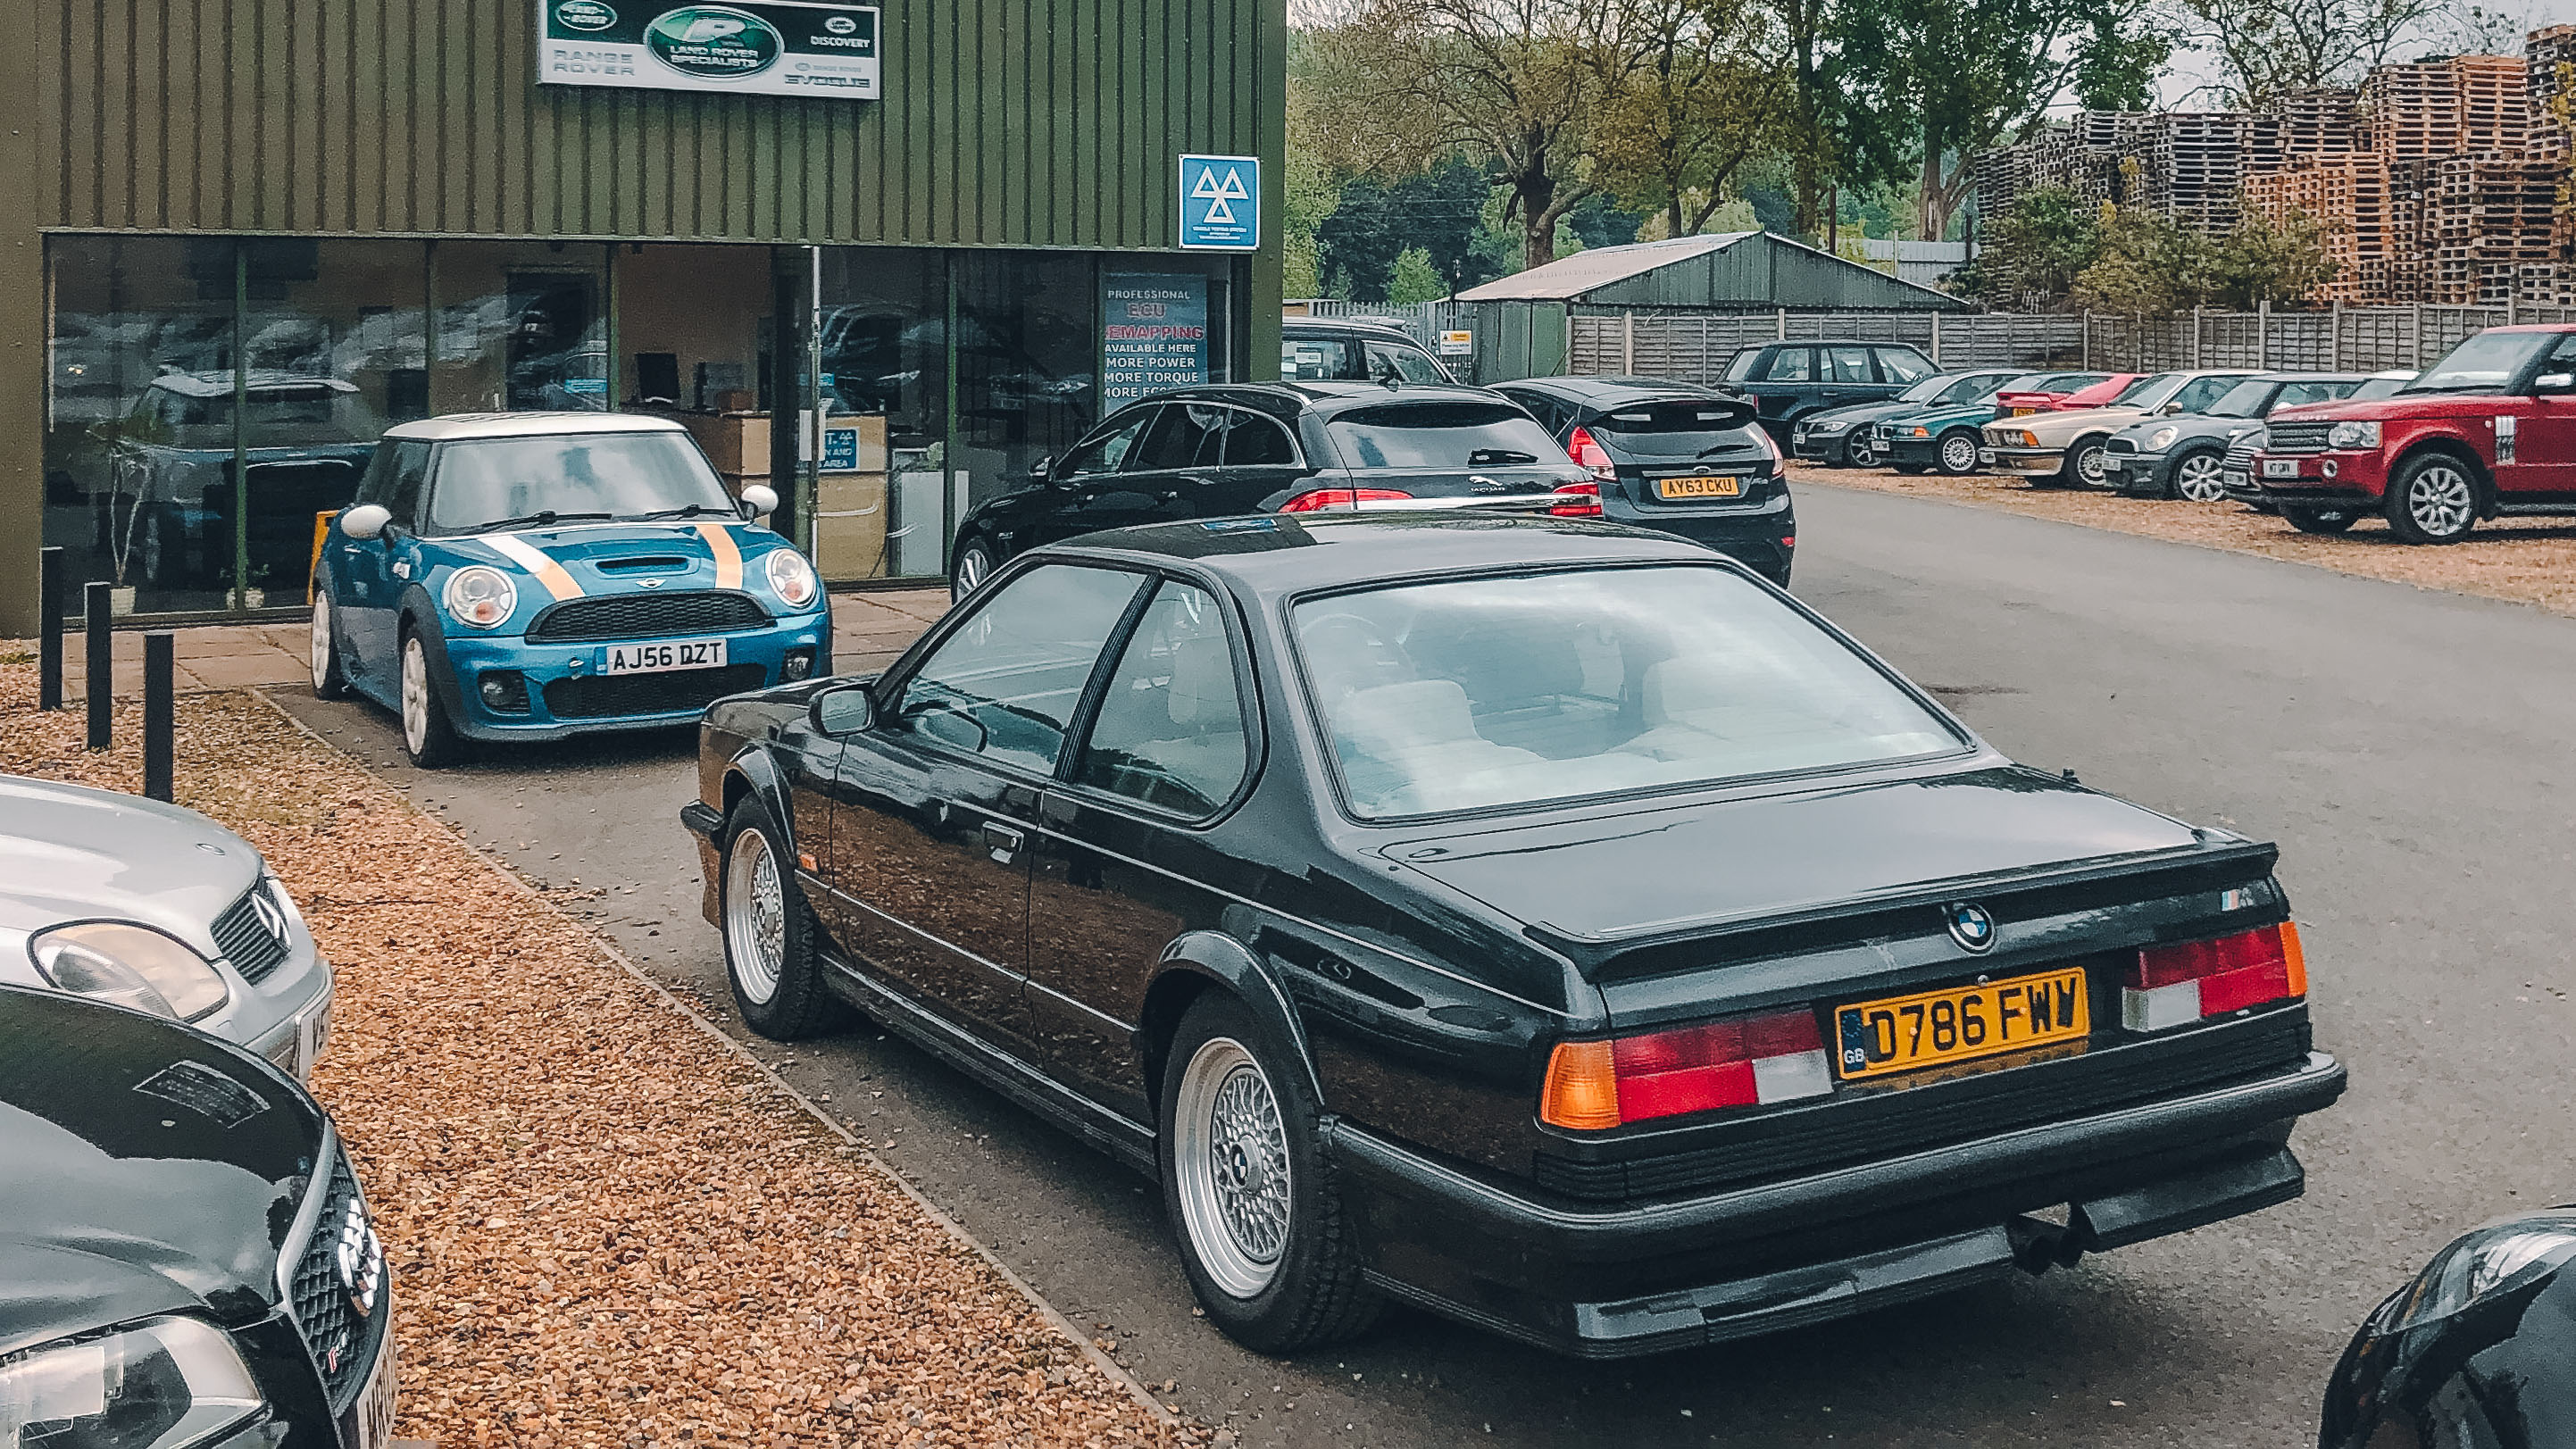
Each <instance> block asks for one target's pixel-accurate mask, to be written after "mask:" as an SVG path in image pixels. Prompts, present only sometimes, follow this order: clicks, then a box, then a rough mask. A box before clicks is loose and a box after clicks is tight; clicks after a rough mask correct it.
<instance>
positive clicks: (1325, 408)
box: [1128, 382, 1512, 417]
mask: <svg viewBox="0 0 2576 1449" xmlns="http://www.w3.org/2000/svg"><path fill="white" fill-rule="evenodd" d="M1193 400H1195V401H1199V402H1230V403H1237V404H1240V405H1242V406H1244V407H1251V408H1259V409H1260V410H1262V411H1263V412H1267V413H1273V414H1276V415H1278V416H1280V417H1294V416H1296V415H1297V414H1299V413H1313V414H1320V415H1323V416H1330V415H1332V414H1334V413H1341V412H1348V411H1350V410H1351V409H1353V408H1359V407H1369V406H1373V405H1376V404H1379V403H1392V402H1472V403H1483V404H1485V405H1487V406H1489V407H1506V408H1507V407H1510V406H1512V404H1511V401H1510V400H1509V399H1507V398H1504V397H1502V396H1500V395H1499V394H1496V393H1492V392H1488V391H1486V390H1485V389H1484V388H1481V387H1465V386H1461V385H1458V384H1453V383H1445V382H1408V383H1404V384H1402V385H1400V386H1397V387H1389V386H1387V385H1386V384H1385V383H1382V382H1222V383H1206V384H1202V385H1201V386H1198V387H1176V388H1172V389H1169V390H1167V391H1164V392H1158V393H1153V394H1151V395H1149V396H1146V397H1141V398H1138V399H1137V400H1136V401H1135V402H1133V403H1129V404H1128V406H1129V407H1135V406H1138V405H1139V404H1142V403H1149V402H1190V401H1193Z"/></svg>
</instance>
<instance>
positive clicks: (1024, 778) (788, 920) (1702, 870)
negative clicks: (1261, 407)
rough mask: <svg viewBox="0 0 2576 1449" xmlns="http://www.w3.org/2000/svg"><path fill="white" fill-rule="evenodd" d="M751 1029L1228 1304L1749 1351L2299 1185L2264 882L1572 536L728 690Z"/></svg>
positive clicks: (1304, 1324)
mask: <svg viewBox="0 0 2576 1449" xmlns="http://www.w3.org/2000/svg"><path fill="white" fill-rule="evenodd" d="M700 738H701V745H700V798H699V799H698V800H697V801H695V802H692V803H691V804H690V805H688V806H687V807H686V808H685V809H684V810H683V812H682V818H683V820H684V821H685V822H686V823H687V824H688V826H689V827H690V828H691V829H692V830H693V831H695V832H696V833H697V835H698V836H699V838H700V841H701V844H702V847H703V852H704V856H705V861H706V865H707V870H706V877H705V878H706V880H707V882H708V889H707V897H706V901H705V908H706V912H707V915H708V917H709V919H710V920H711V921H713V922H715V923H716V924H717V925H718V926H719V928H720V930H721V933H722V936H723V941H724V949H725V957H726V962H727V965H728V968H729V971H730V974H731V978H732V984H733V990H734V994H735V997H736V999H737V1001H738V1004H739V1005H740V1008H741V1010H742V1012H743V1015H744V1018H745V1019H746V1020H747V1021H748V1022H749V1023H750V1024H751V1025H752V1026H753V1027H754V1028H755V1029H756V1030H759V1031H761V1032H763V1033H764V1034H767V1035H770V1036H774V1037H779V1038H794V1037H800V1036H805V1035H809V1034H812V1033H817V1032H821V1031H824V1030H827V1029H829V1028H831V1027H832V1026H834V1025H835V1024H837V1023H840V1022H843V1021H846V1020H847V1019H848V1018H849V1016H850V1014H851V1012H852V1011H853V1010H854V1009H855V1010H857V1011H863V1012H865V1013H866V1014H868V1015H869V1016H871V1017H873V1018H875V1019H876V1020H877V1021H878V1022H879V1023H881V1024H883V1025H884V1026H886V1027H887V1028H889V1029H892V1030H895V1031H898V1032H901V1033H904V1034H905V1035H907V1036H909V1037H910V1038H912V1039H913V1040H915V1041H917V1042H919V1043H921V1044H922V1045H923V1046H924V1047H926V1048H927V1049H929V1050H930V1051H932V1052H934V1053H936V1054H939V1055H941V1056H943V1057H945V1058H947V1059H948V1060H950V1061H952V1062H954V1063H955V1064H957V1065H958V1066H959V1067H960V1068H962V1069H964V1070H966V1071H967V1072H969V1073H971V1074H973V1075H975V1076H977V1077H979V1078H981V1079H983V1080H985V1081H987V1082H989V1083H992V1084H993V1085H994V1086H996V1087H997V1088H999V1089H1000V1090H1002V1091H1004V1092H1006V1093H1009V1094H1011V1095H1012V1096H1014V1097H1016V1098H1017V1099H1018V1100H1020V1101H1021V1102H1024V1103H1026V1104H1027V1105H1028V1106H1029V1107H1030V1108H1032V1109H1033V1110H1035V1111H1038V1112H1040V1113H1042V1114H1044V1115H1046V1116H1048V1117H1051V1118H1053V1119H1055V1120H1057V1121H1058V1122H1060V1123H1062V1124H1063V1125H1065V1126H1066V1127H1068V1128H1069V1129H1071V1130H1073V1131H1075V1132H1077V1133H1079V1134H1080V1135H1082V1136H1083V1137H1085V1138H1087V1139H1088V1140H1090V1141H1092V1142H1094V1143H1096V1144H1098V1145H1100V1146H1102V1147H1104V1148H1106V1149H1107V1150H1109V1151H1111V1152H1113V1153H1115V1154H1117V1155H1119V1156H1121V1157H1123V1158H1125V1159H1126V1160H1128V1161H1130V1162H1132V1163H1133V1164H1135V1165H1136V1166H1137V1167H1138V1168H1140V1169H1142V1170H1144V1171H1146V1172H1149V1173H1152V1174H1154V1175H1155V1176H1157V1177H1158V1178H1159V1179H1160V1181H1161V1183H1162V1190H1163V1194H1164V1199H1165V1202H1166V1204H1167V1206H1168V1209H1169V1214H1170V1218H1171V1221H1172V1223H1173V1225H1174V1229H1175V1232H1176V1236H1177V1237H1178V1239H1179V1247H1180V1253H1181V1258H1182V1261H1183V1263H1184V1265H1185V1267H1186V1270H1187V1272H1188V1275H1189V1278H1190V1280H1191V1283H1192V1285H1193V1287H1194V1288H1195V1290H1196V1292H1197V1294H1198V1297H1199V1299H1200V1301H1201V1302H1202V1303H1203V1304H1204V1305H1205V1307H1206V1310H1207V1313H1208V1315H1209V1316H1210V1317H1211V1318H1212V1319H1214V1320H1215V1321H1216V1323H1217V1324H1218V1325H1219V1326H1220V1327H1222V1328H1223V1329H1224V1330H1225V1331H1226V1332H1228V1333H1229V1334H1231V1335H1233V1336H1234V1337H1235V1338H1237V1339H1238V1340H1240V1341H1241V1342H1243V1343H1245V1344H1247V1345H1250V1346H1252V1347H1254V1348H1258V1349H1262V1350H1267V1351H1273V1352H1285V1351H1289V1350H1293V1349H1297V1348H1300V1347H1304V1346H1309V1345H1313V1344H1317V1343H1320V1342H1324V1341H1327V1340H1330V1339H1333V1338H1336V1337H1339V1336H1342V1335H1347V1334H1350V1333H1353V1332H1356V1331H1358V1330H1359V1329H1361V1328H1362V1327H1363V1326H1365V1325H1366V1324H1367V1323H1368V1322H1369V1321H1370V1318H1371V1316H1372V1314H1373V1313H1374V1311H1375V1309H1376V1307H1377V1305H1379V1304H1380V1303H1383V1302H1385V1301H1387V1300H1389V1299H1396V1300H1403V1301H1406V1302H1410V1303H1415V1304H1419V1305H1423V1306H1426V1307H1428V1308H1431V1309H1433V1310H1435V1311H1438V1312H1441V1313H1446V1314H1449V1315H1451V1316H1453V1317H1455V1318H1458V1319H1460V1320H1463V1321H1466V1322H1469V1323H1473V1324H1477V1325H1481V1326H1483V1327H1486V1328H1489V1329H1491V1330H1493V1331H1495V1332H1498V1333H1503V1334H1507V1335H1510V1336H1513V1337H1517V1338H1521V1339H1526V1340H1529V1341H1531V1342H1535V1343H1540V1344H1544V1345H1548V1346H1550V1347H1554V1348H1558V1349H1562V1350H1565V1351H1567V1352H1572V1353H1578V1354H1585V1355H1595V1356H1614V1355H1622V1354H1634V1353H1641V1352H1648V1351H1653V1350H1659V1349H1669V1348H1678V1347H1682V1346H1685V1345H1691V1344H1701V1343H1707V1342H1710V1341H1713V1340H1719V1339H1725V1338H1731V1337H1735V1336H1739V1335H1744V1334H1750V1333H1757V1332H1762V1331H1766V1330H1770V1329H1774V1328H1780V1327H1786V1326H1789V1325H1793V1324H1800V1323H1807V1322H1812V1321H1814V1320H1817V1319H1822V1318H1828V1317H1832V1316H1834V1315H1837V1314H1842V1313H1848V1312H1852V1311H1854V1310H1857V1309H1861V1308H1866V1307H1868V1306H1871V1305H1873V1304H1877V1303H1885V1302H1892V1301H1897V1300H1901V1299H1905V1298H1909V1297H1915V1296H1919V1295H1923V1294H1928V1293H1933V1292H1938V1291H1941V1290H1944V1289H1948V1288H1952V1287H1955V1286H1958V1285H1961V1284H1966V1283H1970V1282H1974V1281H1977V1280H1980V1279H1983V1278H1986V1277H1989V1276H1992V1275H1997V1274H2003V1273H2009V1272H2011V1271H2014V1270H2015V1269H2016V1268H2021V1269H2030V1270H2037V1269H2041V1268H2044V1267H2046V1266H2048V1265H2050V1264H2052V1263H2071V1262H2073V1261H2074V1260H2075V1259H2076V1258H2077V1257H2078V1256H2079V1255H2080V1254H2082V1253H2086V1252H2093V1251H2100V1250H2104V1249H2110V1248H2117V1247H2121V1246H2124V1245H2126V1244H2130V1243H2135V1242H2138V1241H2140V1240H2142V1239H2146V1238H2152V1237H2155V1236H2158V1235H2160V1234H2165V1233H2173V1232H2180V1231H2183V1230H2185V1229H2189V1228H2194V1227H2199V1226H2201V1225H2203V1224H2206V1223H2211V1222H2215V1221H2217V1220H2219V1219H2222V1218H2227V1217H2232V1216H2235V1215H2238V1214H2241V1213H2247V1212H2251V1211H2254V1210H2256V1209H2259V1208H2263V1207H2267V1206H2270V1205H2272V1204H2275V1203H2279V1202H2283V1201H2286V1200H2288V1199H2290V1198H2293V1197H2295V1196H2297V1195H2298V1194H2299V1192H2300V1191H2301V1188H2302V1177H2301V1173H2300V1168H2299V1164H2298V1162H2297V1160H2296V1159H2295V1158H2294V1157H2293V1156H2292V1155H2291V1153H2290V1151H2289V1138H2290V1133H2291V1128H2292V1125H2293V1124H2294V1123H2295V1122H2296V1120H2297V1119H2298V1118H2299V1116H2300V1115H2301V1114H2303V1113H2307V1112H2313V1111H2316V1110H2318V1109H2320V1108H2323V1107H2325V1106H2327V1105H2329V1104H2330V1103H2332V1102H2333V1101H2334V1100H2335V1099H2336V1097H2337V1096H2338V1095H2339V1094H2340V1093H2341V1092H2342V1090H2343V1084H2344V1072H2343V1068H2342V1067H2341V1066H2340V1065H2338V1064H2337V1063H2336V1062H2335V1060H2334V1059H2333V1058H2332V1057H2329V1056H2326V1055H2324V1054H2321V1053H2318V1052H2316V1051H2314V1050H2312V1049H2311V1044H2310V1040H2309V1026H2308V1013H2307V1007H2306V1004H2305V992H2306V968H2305V965H2304V963H2303V961H2302V959H2301V957H2300V953H2299V943H2298V935H2297V931H2296V929H2295V928H2294V927H2293V926H2292V925H2291V923H2290V918H2289V907H2288V903H2287V901H2286V900H2285V898H2284V897H2283V894H2282V891H2281V887H2280V885H2279V883H2278V882H2277V881H2276V880H2274V878H2273V875H2272V869H2273V864H2274V860H2275V852H2274V850H2273V848H2272V847H2271V846H2268V845H2262V844H2257V843H2254V842H2252V841H2249V840H2246V839H2243V838H2241V837H2239V836H2236V835H2232V834H2229V833H2227V832H2225V831H2219V830H2210V829H2196V828H2193V827H2191V826H2188V825H2184V824H2180V823H2178V822H2176V821H2174V820H2172V819H2169V818H2167V817H2166V816H2163V815H2160V814H2157V813H2155V812H2153V811H2150V810H2146V809H2142V808H2140V807H2138V806H2135V805H2131V804H2127V803H2125V802H2123V801H2120V800H2116V799H2113V798H2111V797H2109V796H2106V795H2102V794H2099V793H2096V792H2094V791H2091V790H2087V789H2084V788H2082V787H2081V786H2079V785H2077V784H2075V783H2073V782H2072V781H2070V780H2067V779H2064V778H2061V777H2059V776H2055V775H2048V774H2042V773H2039V772H2037V771H2033V770H2027V769H2023V768H2021V767H2019V766H2017V765H2015V764H2013V763H2012V762H2011V761H2010V760H2008V759H2005V758H2004V757H2003V756H2002V755H2000V754H1998V753H1997V752H1996V751H1995V750H1994V749H1993V748H1991V747H1990V746H1988V745H1986V744H1984V743H1983V742H1982V741H1980V740H1978V739H1977V738H1976V737H1975V736H1974V735H1973V734H1971V733H1970V732H1969V731H1968V730H1967V728H1966V727H1965V726H1963V725H1961V724H1960V723H1959V722H1958V721H1957V720H1955V719H1953V718H1951V717H1950V716H1949V715H1948V714H1947V713H1945V712H1944V711H1943V710H1942V709H1941V708H1940V707H1939V706H1938V705H1937V704H1935V703H1933V702H1932V701H1931V700H1930V699H1928V698H1927V697H1925V696H1924V695H1923V694H1922V693H1921V692H1920V691H1918V690H1916V689H1915V688H1914V687H1913V686H1912V685H1910V684H1908V683H1907V682H1906V681H1904V680H1903V679H1901V678H1900V677H1898V676H1897V675H1896V674H1895V673H1894V672H1893V671H1891V670H1890V669H1888V668H1887V666H1886V665H1884V664H1883V663H1881V662H1880V661H1878V660H1877V659H1875V658H1873V657H1872V656H1871V655H1870V654H1868V653H1867V652H1866V651H1865V650H1863V649H1862V648H1861V647H1860V646H1859V645H1857V644H1856V643H1854V642H1853V641H1851V640H1850V639H1848V638H1846V637H1845V636H1843V635H1842V634H1840V633H1838V632H1837V631H1835V630H1834V629H1833V627H1832V626H1831V625H1829V624H1827V623H1825V622H1824V621H1823V620H1822V619H1820V618H1818V617H1817V616H1816V615H1814V614H1813V613H1811V612H1809V611H1808V610H1806V609H1805V608H1803V607H1802V606H1800V605H1799V604H1798V603H1797V602H1796V601H1794V600H1792V599H1791V598H1789V597H1788V596H1787V595H1785V594H1783V593H1781V592H1779V591H1778V590H1776V589H1774V588H1773V587H1771V586H1770V585H1768V584H1766V583H1763V582H1761V581H1760V580H1758V579H1756V578H1755V577H1754V576H1753V575H1752V574H1751V573H1750V572H1748V571H1747V570H1746V569H1745V568H1744V567H1743V566H1742V565H1740V564H1738V563H1735V562H1733V561H1731V560H1728V559H1724V558H1721V557H1719V556H1717V555H1714V554H1712V553H1710V552H1708V551H1707V550H1705V549H1702V548H1699V547H1697V546H1695V545H1692V544H1689V543H1685V542H1682V541H1680V540H1677V539H1673V538H1670V537H1666V536H1661V535H1656V534H1649V533H1645V532H1642V531H1632V530H1627V529H1622V528H1617V527H1610V526H1604V525H1600V524H1586V523H1576V522H1572V521H1565V520H1556V519H1548V518H1505V517H1462V516H1458V515H1425V514H1409V515H1408V514H1380V515H1367V514H1360V515H1304V516H1294V515H1270V516H1262V517H1248V518H1246V517H1238V518H1225V519H1211V520H1207V521H1204V522H1195V523H1180V524H1166V525H1159V526H1154V527H1148V528H1138V529H1129V530H1123V531H1119V532H1115V533H1109V534H1101V535H1094V536H1092V537H1090V538H1087V539H1083V540H1080V541H1078V542H1073V543H1066V544H1060V545H1055V546H1051V547H1045V548H1040V549H1037V550H1035V551H1033V552H1031V553H1029V554H1028V555H1026V556H1024V557H1022V558H1020V559H1018V560H1017V561H1015V562H1014V563H1012V564H1011V565H1009V566H1007V567H1005V568H1004V569H1002V570H1001V571H1000V572H999V573H997V574H996V575H995V576H994V577H993V578H992V579H990V580H989V581H988V582H987V583H986V584H985V586H984V587H983V588H981V589H980V590H978V591H977V592H976V593H975V594H974V595H973V596H971V597H970V598H969V599H968V600H967V601H966V602H964V603H963V604H961V605H959V606H958V607H957V608H955V609H953V610H951V611H950V613H949V615H948V617H947V618H945V619H944V620H942V621H941V622H940V623H939V624H938V625H937V626H935V627H934V628H933V629H932V630H931V631H930V632H929V633H928V634H926V635H925V636H924V637H923V638H922V639H921V640H920V641H919V642H917V643H916V644H915V645H914V646H913V647H912V648H911V649H910V650H909V651H908V652H907V653H906V654H905V655H904V657H903V658H902V659H900V660H899V661H898V662H897V663H896V664H895V665H894V667H893V668H892V669H890V670H889V671H888V672H887V673H885V674H884V675H883V676H881V677H876V678H870V679H864V680H852V679H836V680H824V681H816V682H812V683H808V684H803V685H797V686H792V687H786V688H781V689H775V690H770V691H766V692H763V693H759V694H754V695H746V696H739V697H736V698H734V699H731V700H727V701H722V702H719V703H718V704H717V705H716V706H714V707H713V708H712V709H711V710H710V711H709V713H708V717H707V719H706V721H705V723H704V725H703V726H702V730H701V737H700Z"/></svg>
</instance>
